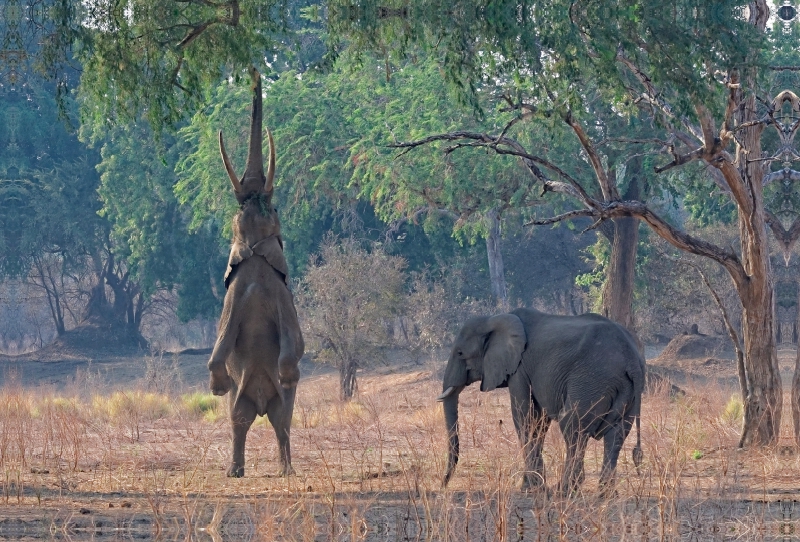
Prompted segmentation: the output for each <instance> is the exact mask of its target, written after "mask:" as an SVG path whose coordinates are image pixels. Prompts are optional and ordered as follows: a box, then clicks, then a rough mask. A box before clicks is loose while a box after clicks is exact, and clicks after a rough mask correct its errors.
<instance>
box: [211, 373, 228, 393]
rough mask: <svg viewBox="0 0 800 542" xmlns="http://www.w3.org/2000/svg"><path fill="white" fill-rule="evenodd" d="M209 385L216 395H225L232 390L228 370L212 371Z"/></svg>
mask: <svg viewBox="0 0 800 542" xmlns="http://www.w3.org/2000/svg"><path fill="white" fill-rule="evenodd" d="M208 387H209V388H211V393H213V394H214V395H225V394H226V393H228V392H229V391H230V390H231V387H232V383H231V377H230V375H228V371H212V373H211V377H210V379H209V381H208Z"/></svg>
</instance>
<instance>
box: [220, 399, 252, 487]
mask: <svg viewBox="0 0 800 542" xmlns="http://www.w3.org/2000/svg"><path fill="white" fill-rule="evenodd" d="M255 419H256V406H255V405H254V404H253V402H252V401H250V399H248V398H247V397H238V398H236V396H235V394H234V395H232V396H231V429H232V444H233V452H232V454H231V465H230V467H229V468H228V473H227V474H228V477H229V478H241V477H242V476H244V446H245V442H246V440H247V431H248V430H249V429H250V426H251V425H253V421H254V420H255Z"/></svg>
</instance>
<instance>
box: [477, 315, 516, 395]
mask: <svg viewBox="0 0 800 542" xmlns="http://www.w3.org/2000/svg"><path fill="white" fill-rule="evenodd" d="M486 324H487V326H488V328H489V333H488V336H487V339H486V346H485V351H484V354H483V380H482V381H481V391H492V390H493V389H495V388H497V387H498V386H502V385H503V384H505V383H506V382H507V381H508V377H509V376H511V375H512V374H514V373H515V372H516V371H517V367H519V364H520V363H521V362H522V352H523V351H524V350H525V345H526V344H527V342H528V337H527V334H526V333H525V327H524V326H523V325H522V321H521V320H520V319H519V318H518V317H517V316H515V315H513V314H498V315H497V316H492V317H491V318H489V320H488V322H487V323H486Z"/></svg>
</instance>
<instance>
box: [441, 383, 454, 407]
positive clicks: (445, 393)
mask: <svg viewBox="0 0 800 542" xmlns="http://www.w3.org/2000/svg"><path fill="white" fill-rule="evenodd" d="M455 389H456V387H455V386H450V387H449V388H447V389H446V390H444V391H443V392H442V394H441V395H440V396H439V397H437V398H436V400H437V401H439V402H440V403H441V402H442V401H444V400H445V399H447V398H448V397H449V396H450V395H451V394H452V393H453V391H454V390H455Z"/></svg>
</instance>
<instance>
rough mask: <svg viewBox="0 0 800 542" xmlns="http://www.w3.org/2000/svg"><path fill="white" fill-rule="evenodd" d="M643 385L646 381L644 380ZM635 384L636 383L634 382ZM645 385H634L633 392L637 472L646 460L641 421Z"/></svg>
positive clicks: (632, 410) (634, 451) (634, 461)
mask: <svg viewBox="0 0 800 542" xmlns="http://www.w3.org/2000/svg"><path fill="white" fill-rule="evenodd" d="M641 380H642V384H643V381H644V379H643V378H642V379H641ZM634 382H636V381H635V380H634ZM643 387H644V386H643V385H639V386H636V385H634V390H633V408H632V409H631V413H632V414H633V419H634V422H635V423H636V446H634V447H633V454H632V455H633V464H634V465H635V466H636V471H637V472H638V471H639V465H641V464H642V460H643V459H644V452H642V435H641V419H642V391H643V390H642V388H643Z"/></svg>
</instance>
